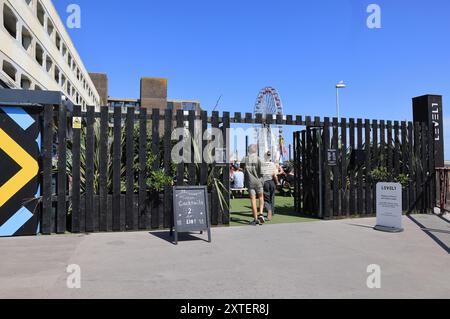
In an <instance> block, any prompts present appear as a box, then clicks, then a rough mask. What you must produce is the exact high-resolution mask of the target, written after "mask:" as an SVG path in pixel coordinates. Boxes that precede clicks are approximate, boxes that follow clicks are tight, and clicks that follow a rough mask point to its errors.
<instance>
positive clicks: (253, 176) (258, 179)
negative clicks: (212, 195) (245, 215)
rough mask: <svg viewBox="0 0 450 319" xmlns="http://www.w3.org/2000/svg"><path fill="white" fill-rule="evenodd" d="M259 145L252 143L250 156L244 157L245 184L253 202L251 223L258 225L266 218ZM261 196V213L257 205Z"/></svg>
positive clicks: (249, 151) (249, 149)
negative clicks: (258, 152) (257, 200)
mask: <svg viewBox="0 0 450 319" xmlns="http://www.w3.org/2000/svg"><path fill="white" fill-rule="evenodd" d="M257 151H258V147H257V146H256V145H250V146H249V148H248V153H249V156H247V157H246V158H245V159H244V161H243V162H244V163H245V186H246V187H247V189H248V192H249V194H250V201H251V204H252V213H253V221H252V222H250V225H253V226H256V225H260V224H263V223H264V222H265V219H264V188H263V183H262V161H261V159H260V158H259V157H258V154H257ZM257 198H259V213H258V207H257V205H256V199H257Z"/></svg>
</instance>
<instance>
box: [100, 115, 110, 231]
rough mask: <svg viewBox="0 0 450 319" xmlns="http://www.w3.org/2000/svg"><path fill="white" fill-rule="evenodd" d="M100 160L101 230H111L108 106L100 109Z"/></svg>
mask: <svg viewBox="0 0 450 319" xmlns="http://www.w3.org/2000/svg"><path fill="white" fill-rule="evenodd" d="M100 113H101V114H100V159H101V160H100V161H99V166H100V167H99V187H100V190H99V194H100V199H99V200H100V203H99V210H100V211H99V213H100V225H99V230H100V231H101V232H107V231H111V226H110V225H109V224H108V220H110V218H108V216H109V215H111V212H109V211H108V162H109V161H108V158H109V156H108V129H109V114H108V113H109V108H108V107H107V106H104V107H102V108H101V110H100Z"/></svg>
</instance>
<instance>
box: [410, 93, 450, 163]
mask: <svg viewBox="0 0 450 319" xmlns="http://www.w3.org/2000/svg"><path fill="white" fill-rule="evenodd" d="M442 108H443V106H442V96H440V95H424V96H419V97H416V98H414V99H413V114H414V122H423V123H426V124H427V126H428V128H434V132H435V133H434V134H435V163H436V167H444V121H443V111H442Z"/></svg>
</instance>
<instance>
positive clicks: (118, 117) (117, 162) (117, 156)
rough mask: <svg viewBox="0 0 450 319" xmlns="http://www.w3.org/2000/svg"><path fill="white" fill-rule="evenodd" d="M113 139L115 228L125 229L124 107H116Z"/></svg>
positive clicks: (116, 229) (117, 229) (118, 229)
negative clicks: (122, 199)
mask: <svg viewBox="0 0 450 319" xmlns="http://www.w3.org/2000/svg"><path fill="white" fill-rule="evenodd" d="M113 134H114V141H113V230H114V231H124V230H125V223H124V218H123V215H124V211H123V210H122V209H121V207H122V206H121V179H122V172H121V166H122V165H121V163H122V109H121V108H120V107H115V108H114V132H113Z"/></svg>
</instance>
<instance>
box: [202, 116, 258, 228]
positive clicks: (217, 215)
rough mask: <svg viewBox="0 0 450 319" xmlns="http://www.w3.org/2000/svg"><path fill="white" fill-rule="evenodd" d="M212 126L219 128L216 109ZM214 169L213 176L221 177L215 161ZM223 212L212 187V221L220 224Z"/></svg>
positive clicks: (215, 190)
mask: <svg viewBox="0 0 450 319" xmlns="http://www.w3.org/2000/svg"><path fill="white" fill-rule="evenodd" d="M248 118H249V117H248V114H246V120H248ZM211 126H212V128H213V129H218V128H219V112H216V111H214V112H213V113H212V118H211ZM212 170H213V172H212V173H213V178H219V173H218V168H217V165H216V163H215V161H214V164H213V165H212ZM221 219H222V218H221V212H220V210H219V198H218V193H217V189H216V188H215V187H213V188H212V192H211V223H212V225H218V224H219V220H221Z"/></svg>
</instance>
